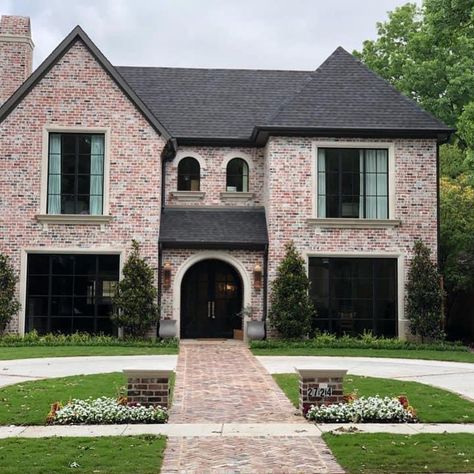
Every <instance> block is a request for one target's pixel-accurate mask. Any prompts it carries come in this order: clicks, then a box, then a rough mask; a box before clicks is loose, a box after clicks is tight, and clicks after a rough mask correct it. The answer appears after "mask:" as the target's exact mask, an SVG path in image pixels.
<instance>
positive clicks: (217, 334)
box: [181, 259, 242, 338]
mask: <svg viewBox="0 0 474 474" xmlns="http://www.w3.org/2000/svg"><path fill="white" fill-rule="evenodd" d="M241 309H242V281H241V279H240V276H239V273H238V272H237V270H236V269H235V268H234V267H232V266H231V265H229V264H228V263H226V262H223V261H221V260H216V259H208V260H202V261H200V262H198V263H196V264H194V265H193V266H192V267H191V268H190V269H189V270H188V271H187V272H186V274H185V275H184V277H183V280H182V283H181V337H182V338H200V337H210V338H212V337H214V338H231V337H233V330H234V329H240V328H241V327H242V319H241V318H240V316H239V314H238V313H239V312H240V311H241Z"/></svg>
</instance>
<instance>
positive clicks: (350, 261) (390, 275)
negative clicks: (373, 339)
mask: <svg viewBox="0 0 474 474" xmlns="http://www.w3.org/2000/svg"><path fill="white" fill-rule="evenodd" d="M309 278H310V281H311V290H310V294H311V298H312V300H313V302H314V304H315V306H316V309H317V311H318V314H317V317H316V318H315V319H314V328H315V329H320V330H323V331H329V332H332V333H335V334H344V333H346V334H360V333H362V332H363V331H364V330H370V331H372V332H373V333H374V334H377V335H383V336H395V335H396V334H397V291H398V290H397V260H396V259H395V258H339V257H337V258H336V257H334V258H324V257H311V258H310V259H309Z"/></svg>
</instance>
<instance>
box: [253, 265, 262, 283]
mask: <svg viewBox="0 0 474 474" xmlns="http://www.w3.org/2000/svg"><path fill="white" fill-rule="evenodd" d="M253 286H254V287H255V288H256V289H257V290H259V289H260V288H262V267H261V266H260V265H259V264H258V263H257V264H256V265H255V267H254V269H253Z"/></svg>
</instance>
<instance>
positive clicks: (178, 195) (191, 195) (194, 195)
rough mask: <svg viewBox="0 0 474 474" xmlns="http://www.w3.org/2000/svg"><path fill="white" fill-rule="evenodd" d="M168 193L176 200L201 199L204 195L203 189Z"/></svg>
mask: <svg viewBox="0 0 474 474" xmlns="http://www.w3.org/2000/svg"><path fill="white" fill-rule="evenodd" d="M170 194H171V196H173V198H175V199H176V200H177V201H201V200H202V199H204V196H205V195H206V193H205V192H204V191H171V193H170Z"/></svg>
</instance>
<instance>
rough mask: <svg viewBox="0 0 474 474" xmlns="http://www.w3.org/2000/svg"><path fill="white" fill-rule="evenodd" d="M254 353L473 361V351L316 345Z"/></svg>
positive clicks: (262, 350) (261, 350) (260, 350)
mask: <svg viewBox="0 0 474 474" xmlns="http://www.w3.org/2000/svg"><path fill="white" fill-rule="evenodd" d="M252 352H253V354H255V355H266V356H343V357H344V356H345V357H393V358H396V359H426V360H447V361H451V362H470V363H474V353H473V352H463V351H432V350H423V349H420V350H403V349H332V348H317V347H268V348H252Z"/></svg>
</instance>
